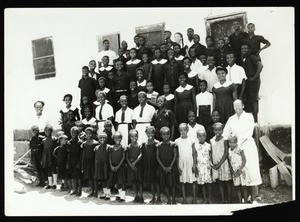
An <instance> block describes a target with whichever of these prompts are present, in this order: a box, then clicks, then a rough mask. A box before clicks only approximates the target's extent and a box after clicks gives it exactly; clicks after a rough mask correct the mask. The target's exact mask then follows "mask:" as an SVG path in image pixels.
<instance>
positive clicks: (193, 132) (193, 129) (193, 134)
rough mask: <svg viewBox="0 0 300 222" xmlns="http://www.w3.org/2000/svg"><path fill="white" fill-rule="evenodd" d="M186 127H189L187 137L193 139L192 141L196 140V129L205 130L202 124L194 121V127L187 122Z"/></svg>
mask: <svg viewBox="0 0 300 222" xmlns="http://www.w3.org/2000/svg"><path fill="white" fill-rule="evenodd" d="M188 127H189V131H188V133H187V136H188V138H191V139H193V140H194V142H198V138H197V131H198V130H204V131H205V128H204V126H202V125H200V124H198V123H196V125H195V126H194V127H191V125H190V124H188Z"/></svg>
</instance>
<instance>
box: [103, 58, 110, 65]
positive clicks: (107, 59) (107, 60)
mask: <svg viewBox="0 0 300 222" xmlns="http://www.w3.org/2000/svg"><path fill="white" fill-rule="evenodd" d="M108 63H109V58H108V57H107V56H104V57H103V58H102V64H103V66H107V65H108Z"/></svg>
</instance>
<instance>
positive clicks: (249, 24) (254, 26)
mask: <svg viewBox="0 0 300 222" xmlns="http://www.w3.org/2000/svg"><path fill="white" fill-rule="evenodd" d="M248 25H253V26H254V27H255V25H254V24H253V23H249V24H248ZM248 25H247V26H248Z"/></svg>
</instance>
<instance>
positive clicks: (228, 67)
mask: <svg viewBox="0 0 300 222" xmlns="http://www.w3.org/2000/svg"><path fill="white" fill-rule="evenodd" d="M235 66H237V64H236V63H234V64H233V65H232V66H230V65H228V66H227V69H230V68H233V67H235Z"/></svg>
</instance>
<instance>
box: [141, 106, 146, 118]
mask: <svg viewBox="0 0 300 222" xmlns="http://www.w3.org/2000/svg"><path fill="white" fill-rule="evenodd" d="M141 107H142V108H141V112H140V117H143V111H144V107H145V106H141Z"/></svg>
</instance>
